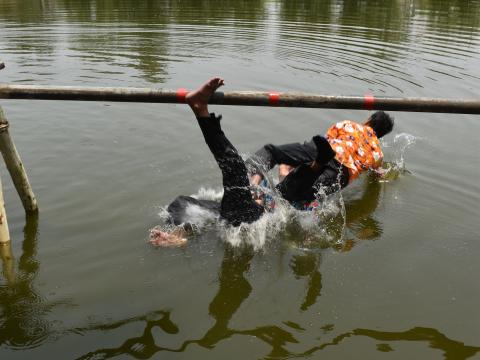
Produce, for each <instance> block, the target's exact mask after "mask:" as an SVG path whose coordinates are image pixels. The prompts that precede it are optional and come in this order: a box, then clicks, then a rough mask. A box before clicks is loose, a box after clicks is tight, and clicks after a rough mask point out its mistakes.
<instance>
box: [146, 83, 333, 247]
mask: <svg viewBox="0 0 480 360" xmlns="http://www.w3.org/2000/svg"><path fill="white" fill-rule="evenodd" d="M222 85H224V81H223V80H222V79H220V78H213V79H211V80H209V81H208V82H206V83H205V84H204V85H202V86H201V87H200V88H199V89H197V90H195V91H193V92H190V93H188V95H187V96H186V101H187V103H188V104H189V105H190V107H191V109H192V110H193V112H194V114H195V116H196V118H197V121H198V124H199V126H200V129H201V131H202V134H203V137H204V139H205V142H206V144H207V146H208V147H209V149H210V151H211V152H212V154H213V156H214V158H215V160H216V161H217V164H218V166H219V168H220V170H221V172H222V180H223V189H224V194H223V198H222V201H221V203H220V204H218V203H216V202H213V201H208V200H198V199H195V198H192V197H189V196H179V197H178V198H176V199H175V200H174V201H173V202H172V203H171V204H170V205H169V206H168V208H167V211H168V212H169V215H170V222H171V223H173V224H174V225H180V224H183V223H184V222H185V221H184V220H185V213H186V209H187V207H188V206H189V205H197V206H199V207H201V208H204V209H207V210H209V211H211V212H213V213H215V214H218V215H219V216H220V218H222V219H224V220H226V221H227V223H229V224H230V225H232V226H239V225H240V224H241V223H252V222H254V221H256V220H258V219H259V218H260V217H261V216H262V214H263V213H264V211H265V209H264V207H263V205H262V204H261V203H259V202H257V201H255V200H254V199H253V197H252V193H251V191H250V181H249V176H248V172H247V167H246V165H245V162H244V161H243V159H242V158H241V157H240V155H239V154H238V152H237V150H236V149H235V147H234V146H233V145H232V143H231V142H230V141H229V140H228V139H227V137H226V136H225V134H224V133H223V131H222V129H221V126H220V119H221V116H218V117H217V116H215V114H213V113H212V114H210V113H209V111H208V101H209V99H210V97H211V96H212V94H213V93H214V92H215V91H216V90H217V89H218V88H219V87H220V86H222ZM313 141H314V143H315V145H316V147H317V155H316V157H315V159H314V161H313V162H311V164H310V165H303V166H301V167H299V168H298V171H297V172H296V173H295V172H292V173H291V174H293V176H292V175H290V174H289V175H288V176H287V177H286V179H285V180H287V179H289V181H290V182H291V186H292V188H293V187H294V186H298V187H304V186H305V183H306V182H307V183H313V182H314V181H315V180H316V179H317V177H318V175H319V170H320V169H321V168H322V167H323V165H324V164H325V163H327V162H328V161H330V160H331V159H332V158H333V156H334V155H335V153H334V152H333V150H332V149H331V147H330V145H329V144H328V142H327V140H326V139H325V138H323V137H321V136H316V137H314V140H313ZM302 179H303V180H302ZM285 180H284V181H285ZM300 180H302V181H300ZM311 185H312V184H310V185H308V184H307V187H308V186H310V187H311ZM297 192H298V190H297ZM186 228H188V226H187V227H179V228H177V229H176V230H174V231H173V232H165V231H161V230H159V229H153V230H152V231H151V236H150V241H151V243H152V244H154V245H158V246H170V245H181V244H184V243H185V242H186V239H185V235H186V232H185V230H186Z"/></svg>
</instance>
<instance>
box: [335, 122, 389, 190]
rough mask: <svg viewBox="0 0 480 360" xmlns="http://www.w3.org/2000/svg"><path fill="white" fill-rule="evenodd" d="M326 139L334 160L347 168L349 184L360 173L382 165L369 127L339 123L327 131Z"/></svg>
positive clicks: (352, 123) (376, 143) (380, 153)
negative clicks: (332, 151)
mask: <svg viewBox="0 0 480 360" xmlns="http://www.w3.org/2000/svg"><path fill="white" fill-rule="evenodd" d="M326 138H327V140H328V142H329V143H330V146H331V147H332V149H333V150H334V151H335V153H336V156H335V159H336V160H337V161H338V162H339V163H341V164H342V165H344V166H346V167H347V168H348V173H349V175H350V177H349V181H350V182H351V181H353V180H355V179H356V178H357V177H358V176H359V175H360V173H361V172H363V171H365V170H368V169H376V168H378V167H379V166H380V165H381V164H382V160H383V153H382V149H381V148H380V142H379V141H378V138H377V136H376V135H375V132H374V131H373V129H372V128H371V127H370V126H367V125H360V124H357V123H355V122H353V121H349V120H345V121H341V122H339V123H336V124H335V125H333V126H332V127H330V129H328V131H327V134H326Z"/></svg>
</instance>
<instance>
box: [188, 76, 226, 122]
mask: <svg viewBox="0 0 480 360" xmlns="http://www.w3.org/2000/svg"><path fill="white" fill-rule="evenodd" d="M224 84H225V83H224V81H223V79H221V78H218V77H216V78H212V79H210V80H208V81H207V82H206V83H205V84H203V85H202V86H200V87H199V88H198V89H197V90H194V91H192V92H189V93H188V94H187V96H186V97H185V101H186V102H187V104H188V105H190V107H191V108H192V110H193V112H194V113H195V115H196V116H197V117H209V116H210V113H209V112H208V101H209V100H210V98H211V97H212V95H213V93H214V92H215V91H216V90H217V89H218V88H219V87H220V86H223V85H224Z"/></svg>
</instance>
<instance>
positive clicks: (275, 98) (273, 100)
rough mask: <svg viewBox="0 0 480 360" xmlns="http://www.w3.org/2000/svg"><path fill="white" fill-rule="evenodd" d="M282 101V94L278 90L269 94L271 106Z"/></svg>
mask: <svg viewBox="0 0 480 360" xmlns="http://www.w3.org/2000/svg"><path fill="white" fill-rule="evenodd" d="M279 102H280V95H279V94H278V93H276V92H271V93H270V94H268V103H269V104H270V106H278V104H279Z"/></svg>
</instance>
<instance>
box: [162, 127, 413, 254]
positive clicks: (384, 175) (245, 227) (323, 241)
mask: <svg viewBox="0 0 480 360" xmlns="http://www.w3.org/2000/svg"><path fill="white" fill-rule="evenodd" d="M417 140H418V138H417V137H415V136H414V135H411V134H407V133H401V134H398V135H396V136H395V137H394V139H393V141H392V142H390V143H388V142H384V143H383V145H382V146H383V147H384V148H385V149H391V151H390V152H391V154H389V157H391V158H392V160H390V161H385V162H384V164H383V166H382V168H381V169H380V170H379V171H378V175H380V179H379V180H378V181H380V182H391V181H393V180H395V179H397V178H398V177H399V176H400V175H401V174H404V173H407V172H408V170H406V167H405V152H406V150H407V149H408V148H409V147H410V146H412V145H413V144H415V142H416V141H417ZM265 178H266V179H267V181H265V183H264V184H263V186H260V187H259V188H258V189H257V190H260V191H261V192H262V193H263V194H264V196H265V197H266V198H269V201H271V202H272V203H273V204H274V208H273V210H272V211H269V212H266V213H265V214H264V215H263V216H262V217H261V218H260V219H259V220H257V221H255V222H253V223H251V224H246V223H243V224H241V225H240V226H238V227H232V226H229V225H228V224H226V223H225V222H224V221H221V220H220V219H219V218H218V215H217V214H215V213H213V212H211V211H209V210H207V209H204V208H202V207H199V206H197V205H193V204H191V205H189V206H188V207H187V209H186V212H185V217H186V218H185V221H186V222H188V223H191V224H194V225H195V229H196V230H199V231H201V230H202V229H203V228H205V227H207V226H213V227H215V228H216V229H217V231H218V234H219V236H220V238H221V239H223V240H224V241H225V242H227V243H229V244H231V245H232V246H241V245H245V244H246V245H250V246H252V247H253V248H254V249H256V250H260V249H264V248H265V246H266V244H267V243H269V242H270V241H273V240H275V239H278V238H283V239H285V238H286V239H287V241H289V242H290V243H291V244H292V246H294V247H297V248H299V249H304V250H306V249H310V248H312V247H313V248H319V247H320V248H324V247H338V246H341V245H342V244H343V242H344V241H345V238H346V235H345V234H346V228H347V224H346V206H345V201H344V198H343V196H342V192H338V193H335V194H333V195H329V196H327V195H326V194H325V191H324V190H323V189H319V191H318V193H317V201H318V203H319V206H318V207H316V208H315V209H314V210H313V211H302V210H297V209H295V208H294V207H292V206H291V205H290V204H289V203H288V202H287V201H286V200H285V199H283V198H281V196H280V195H279V193H278V192H277V191H276V190H275V188H274V186H273V184H275V183H276V182H278V180H277V178H276V177H275V175H273V176H272V175H271V174H265ZM222 196H223V189H212V188H205V187H202V188H200V189H199V190H198V192H197V193H196V194H193V195H192V197H194V198H196V199H201V200H214V201H221V199H222ZM159 215H160V218H161V219H163V220H166V219H167V218H168V212H167V210H166V208H163V209H162V211H161V212H160V213H159ZM172 227H173V226H172V225H164V226H161V227H160V228H161V229H162V230H164V231H168V230H171V229H172Z"/></svg>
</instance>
